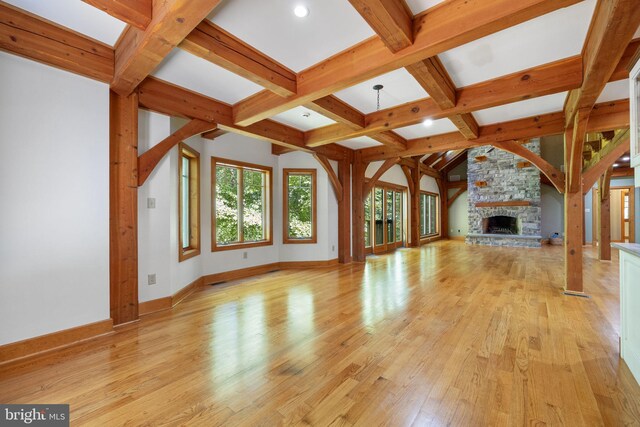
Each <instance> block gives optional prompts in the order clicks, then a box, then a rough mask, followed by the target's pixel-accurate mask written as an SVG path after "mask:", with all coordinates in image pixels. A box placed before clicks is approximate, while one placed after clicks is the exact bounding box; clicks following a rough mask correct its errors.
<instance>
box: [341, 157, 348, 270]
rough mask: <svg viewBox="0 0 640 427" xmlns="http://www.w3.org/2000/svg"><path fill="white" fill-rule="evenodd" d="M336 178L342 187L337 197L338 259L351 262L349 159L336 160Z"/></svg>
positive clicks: (342, 261) (343, 262)
mask: <svg viewBox="0 0 640 427" xmlns="http://www.w3.org/2000/svg"><path fill="white" fill-rule="evenodd" d="M338 180H339V183H340V186H341V188H342V194H341V196H342V197H341V198H340V199H338V261H339V262H340V263H341V264H348V263H350V262H351V160H350V159H342V160H340V161H338Z"/></svg>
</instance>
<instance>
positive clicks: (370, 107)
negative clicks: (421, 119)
mask: <svg viewBox="0 0 640 427" xmlns="http://www.w3.org/2000/svg"><path fill="white" fill-rule="evenodd" d="M376 84H381V85H383V86H384V89H382V90H381V91H380V109H385V108H390V107H395V106H397V105H400V104H404V103H405V102H409V101H415V100H416V99H422V98H426V97H428V96H429V95H428V94H427V92H425V90H424V89H423V88H422V86H420V84H419V83H418V82H417V81H416V79H414V78H413V76H412V75H411V74H409V72H408V71H407V70H405V69H404V68H399V69H397V70H394V71H392V72H390V73H387V74H383V75H381V76H378V77H376V78H374V79H371V80H368V81H366V82H363V83H360V84H357V85H355V86H351V87H350V88H347V89H344V90H341V91H340V92H336V93H335V95H336V96H337V97H338V98H340V99H342V100H343V101H344V102H346V103H347V104H349V105H351V106H352V107H354V108H357V109H358V110H360V111H361V112H363V113H365V114H368V113H371V112H374V111H376V100H377V95H376V91H375V90H373V86H374V85H376Z"/></svg>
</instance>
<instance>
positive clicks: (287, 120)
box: [272, 107, 335, 132]
mask: <svg viewBox="0 0 640 427" xmlns="http://www.w3.org/2000/svg"><path fill="white" fill-rule="evenodd" d="M272 119H273V120H275V121H277V122H280V123H283V124H285V125H287V126H293V127H294V128H297V129H300V130H302V131H305V132H306V131H308V130H311V129H316V128H319V127H323V126H328V125H331V124H334V123H335V121H333V120H331V119H330V118H328V117H325V116H323V115H322V114H320V113H316V112H315V111H311V110H309V109H308V108H305V107H296V108H292V109H291V110H289V111H285V112H284V113H280V114H278V115H276V116H273V117H272Z"/></svg>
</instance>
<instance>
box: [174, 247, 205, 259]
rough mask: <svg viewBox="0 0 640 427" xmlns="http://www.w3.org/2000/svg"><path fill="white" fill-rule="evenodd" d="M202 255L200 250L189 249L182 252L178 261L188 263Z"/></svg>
mask: <svg viewBox="0 0 640 427" xmlns="http://www.w3.org/2000/svg"><path fill="white" fill-rule="evenodd" d="M198 255H200V249H187V250H182V251H180V253H179V255H178V261H179V262H182V261H186V260H188V259H189V258H193V257H196V256H198Z"/></svg>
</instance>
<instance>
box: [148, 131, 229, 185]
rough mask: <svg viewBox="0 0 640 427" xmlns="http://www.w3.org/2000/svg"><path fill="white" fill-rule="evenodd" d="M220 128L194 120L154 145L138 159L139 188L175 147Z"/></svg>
mask: <svg viewBox="0 0 640 427" xmlns="http://www.w3.org/2000/svg"><path fill="white" fill-rule="evenodd" d="M217 127H218V125H217V124H215V123H209V122H205V121H204V120H198V119H193V120H191V121H190V122H189V123H187V124H186V125H184V126H182V127H181V128H180V129H178V130H177V131H175V132H174V133H172V134H171V135H169V136H168V137H166V138H165V139H163V140H162V141H160V142H159V143H158V144H156V145H154V146H153V147H152V148H151V149H150V150H148V151H146V152H145V153H144V154H142V155H141V156H139V157H138V187H141V186H142V184H144V183H145V181H146V180H147V178H149V175H151V172H153V170H154V169H155V167H156V166H158V163H160V160H162V158H163V157H164V156H165V154H167V153H168V152H169V151H170V150H171V149H172V148H173V147H175V146H176V145H178V144H179V143H180V142H182V141H184V140H185V139H188V138H191V137H192V136H194V135H199V134H201V133H202V132H206V131H209V130H213V129H216V128H217Z"/></svg>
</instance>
